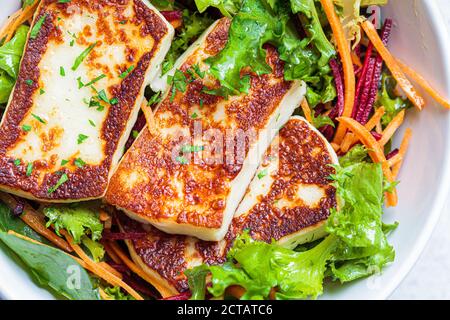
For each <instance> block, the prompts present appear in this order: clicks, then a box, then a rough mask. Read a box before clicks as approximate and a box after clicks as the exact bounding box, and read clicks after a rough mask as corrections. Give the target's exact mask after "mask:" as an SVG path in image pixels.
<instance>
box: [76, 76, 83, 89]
mask: <svg viewBox="0 0 450 320" xmlns="http://www.w3.org/2000/svg"><path fill="white" fill-rule="evenodd" d="M77 82H78V89H81V88H83V87H84V83H83V81H81V77H78V78H77Z"/></svg>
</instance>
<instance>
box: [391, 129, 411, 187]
mask: <svg viewBox="0 0 450 320" xmlns="http://www.w3.org/2000/svg"><path fill="white" fill-rule="evenodd" d="M411 136H412V130H411V129H410V128H407V129H406V131H405V134H404V136H403V139H402V142H401V144H400V148H399V150H398V154H399V155H401V156H402V160H401V161H399V162H397V163H396V164H395V165H394V166H393V167H392V174H393V176H394V178H395V179H396V178H397V177H398V173H399V172H400V168H401V166H402V164H403V159H404V158H405V154H406V151H407V150H408V146H409V141H410V140H411Z"/></svg>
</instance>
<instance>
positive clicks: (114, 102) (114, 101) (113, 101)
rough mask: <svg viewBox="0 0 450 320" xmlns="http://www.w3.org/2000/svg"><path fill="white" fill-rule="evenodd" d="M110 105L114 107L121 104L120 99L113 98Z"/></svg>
mask: <svg viewBox="0 0 450 320" xmlns="http://www.w3.org/2000/svg"><path fill="white" fill-rule="evenodd" d="M109 103H110V104H112V105H115V104H118V103H119V99H117V98H112V99H111V100H109Z"/></svg>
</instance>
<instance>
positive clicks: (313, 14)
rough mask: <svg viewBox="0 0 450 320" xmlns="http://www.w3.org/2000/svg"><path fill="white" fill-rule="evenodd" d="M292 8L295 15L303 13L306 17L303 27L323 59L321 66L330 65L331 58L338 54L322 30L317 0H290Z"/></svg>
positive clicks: (320, 61) (321, 59) (320, 60)
mask: <svg viewBox="0 0 450 320" xmlns="http://www.w3.org/2000/svg"><path fill="white" fill-rule="evenodd" d="M290 1H291V8H292V12H293V13H294V14H296V13H301V14H303V15H304V17H306V19H304V18H303V19H302V22H303V27H304V28H305V31H306V32H307V33H308V36H309V38H310V40H311V41H312V42H313V43H314V45H315V47H316V48H317V49H318V50H319V52H320V54H321V57H320V59H319V66H320V67H323V66H325V65H327V64H328V61H330V58H331V57H332V56H334V55H335V54H336V50H335V49H334V47H333V45H332V44H331V43H330V41H328V38H327V36H326V35H325V32H324V31H323V29H322V24H321V23H320V19H319V15H318V13H317V9H316V4H315V0H290Z"/></svg>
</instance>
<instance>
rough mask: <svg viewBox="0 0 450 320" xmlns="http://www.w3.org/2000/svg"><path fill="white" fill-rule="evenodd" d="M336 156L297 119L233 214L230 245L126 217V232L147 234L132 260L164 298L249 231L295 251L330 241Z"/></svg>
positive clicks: (132, 247) (133, 244)
mask: <svg viewBox="0 0 450 320" xmlns="http://www.w3.org/2000/svg"><path fill="white" fill-rule="evenodd" d="M337 163H338V159H337V156H336V154H335V152H334V150H333V149H332V147H331V146H330V144H329V143H328V142H327V141H326V140H325V138H324V137H323V136H322V134H320V133H319V132H318V131H317V130H316V129H315V128H313V127H312V126H311V125H310V124H309V123H307V122H306V120H304V119H303V118H301V117H298V116H295V117H292V118H291V119H290V120H289V122H288V123H287V124H286V125H285V126H284V127H283V128H282V129H281V130H280V133H279V136H278V137H277V138H276V139H275V140H274V141H273V142H272V144H271V146H270V148H269V150H267V152H266V154H265V155H264V160H263V162H262V163H261V165H260V166H259V168H258V171H257V173H256V175H255V177H254V178H253V180H252V182H251V183H250V185H249V187H248V189H247V192H246V195H245V197H244V199H243V200H242V202H241V203H240V205H239V208H238V209H237V210H236V212H235V214H234V218H233V221H232V223H231V226H230V229H229V230H228V233H227V234H226V236H225V239H224V240H222V241H220V242H206V241H201V240H198V239H196V238H194V237H186V236H181V235H170V234H167V233H163V232H161V231H159V230H158V229H156V228H154V227H151V226H148V225H142V224H139V223H138V222H136V221H133V220H131V219H129V218H127V217H125V216H123V215H120V216H119V219H118V221H119V226H120V228H121V230H122V231H124V232H138V233H143V237H141V238H138V239H134V240H127V241H126V243H127V246H128V248H129V251H130V254H131V256H132V258H133V260H134V261H135V262H136V263H137V264H139V265H140V266H141V267H142V268H143V269H144V270H145V271H146V272H147V274H148V275H149V276H150V277H152V278H153V279H154V284H155V287H156V288H157V289H158V290H159V291H160V292H161V294H162V295H163V296H170V295H175V294H177V293H179V292H183V291H186V290H187V289H188V286H187V281H186V277H185V275H184V271H185V270H186V269H188V268H192V267H195V266H197V265H200V264H202V263H207V264H220V263H223V262H224V261H225V259H226V253H227V251H228V249H229V248H230V247H231V245H232V243H233V240H234V239H235V237H236V236H237V235H238V234H240V233H242V231H243V230H249V232H250V235H251V236H252V237H253V238H254V239H258V240H261V241H266V242H271V241H272V239H274V240H276V241H278V243H279V244H281V245H283V246H285V247H289V248H293V247H295V246H297V245H298V244H301V243H306V242H310V241H312V240H314V239H318V238H320V237H322V236H324V235H325V231H324V224H325V221H326V219H327V218H328V216H329V214H330V209H331V208H334V207H336V198H335V189H334V187H333V186H332V185H331V181H330V180H329V179H328V177H329V176H330V174H332V173H334V169H333V168H332V167H331V166H330V164H337Z"/></svg>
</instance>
